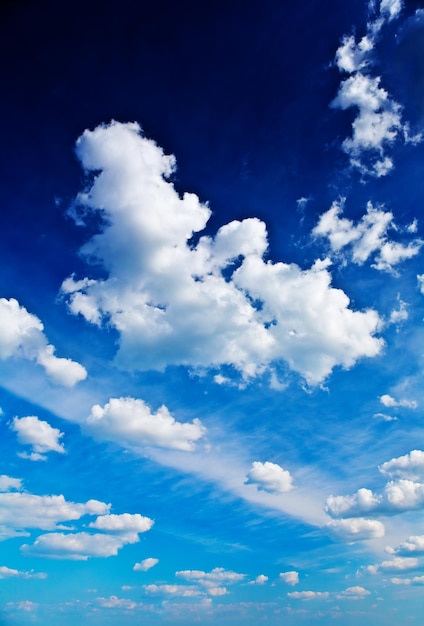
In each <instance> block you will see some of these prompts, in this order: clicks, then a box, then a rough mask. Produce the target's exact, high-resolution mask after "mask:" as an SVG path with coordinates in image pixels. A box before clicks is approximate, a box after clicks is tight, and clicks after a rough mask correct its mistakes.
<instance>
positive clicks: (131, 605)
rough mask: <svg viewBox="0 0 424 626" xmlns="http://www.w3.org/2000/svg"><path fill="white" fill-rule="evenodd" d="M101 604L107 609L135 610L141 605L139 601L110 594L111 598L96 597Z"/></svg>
mask: <svg viewBox="0 0 424 626" xmlns="http://www.w3.org/2000/svg"><path fill="white" fill-rule="evenodd" d="M96 601H97V603H98V604H99V606H101V607H103V608H105V609H124V610H126V611H133V610H134V609H137V608H139V607H140V605H139V604H138V603H137V602H134V601H133V600H128V598H118V597H117V596H109V598H96Z"/></svg>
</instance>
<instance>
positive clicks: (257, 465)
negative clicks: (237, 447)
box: [246, 461, 293, 493]
mask: <svg viewBox="0 0 424 626" xmlns="http://www.w3.org/2000/svg"><path fill="white" fill-rule="evenodd" d="M246 478H247V480H246V483H247V484H252V485H256V486H257V488H258V490H262V491H268V492H269V493H286V492H287V491H291V490H292V489H293V478H292V476H291V474H290V472H289V471H287V470H285V469H283V468H282V467H281V466H280V465H277V464H276V463H270V462H269V461H266V462H265V463H261V462H260V461H254V462H253V463H252V467H251V469H250V471H249V472H248V474H247V477H246Z"/></svg>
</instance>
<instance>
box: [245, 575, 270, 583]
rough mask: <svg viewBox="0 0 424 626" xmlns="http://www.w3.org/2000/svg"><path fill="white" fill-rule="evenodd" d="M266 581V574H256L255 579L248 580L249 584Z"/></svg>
mask: <svg viewBox="0 0 424 626" xmlns="http://www.w3.org/2000/svg"><path fill="white" fill-rule="evenodd" d="M266 582H268V576H265V574H259V576H256V578H255V580H251V581H250V583H249V585H264V584H265V583H266Z"/></svg>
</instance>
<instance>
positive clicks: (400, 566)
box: [367, 556, 419, 574]
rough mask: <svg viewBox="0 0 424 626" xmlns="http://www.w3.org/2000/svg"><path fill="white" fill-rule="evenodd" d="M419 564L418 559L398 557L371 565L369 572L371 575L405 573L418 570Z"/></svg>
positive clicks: (368, 568)
mask: <svg viewBox="0 0 424 626" xmlns="http://www.w3.org/2000/svg"><path fill="white" fill-rule="evenodd" d="M418 564H419V563H418V559H415V558H411V557H400V556H397V557H396V558H394V559H392V560H391V561H383V562H382V563H379V564H378V565H369V566H368V567H367V571H368V572H370V574H376V573H377V572H384V573H390V572H405V571H409V570H414V569H416V568H417V567H418Z"/></svg>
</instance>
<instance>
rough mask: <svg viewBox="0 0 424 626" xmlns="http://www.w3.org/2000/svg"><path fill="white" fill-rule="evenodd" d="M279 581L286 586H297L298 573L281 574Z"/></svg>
mask: <svg viewBox="0 0 424 626" xmlns="http://www.w3.org/2000/svg"><path fill="white" fill-rule="evenodd" d="M280 579H281V580H282V581H284V582H285V583H287V584H288V585H297V584H298V582H299V573H298V572H295V571H291V572H281V574H280Z"/></svg>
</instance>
